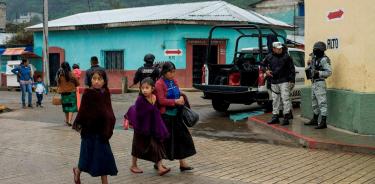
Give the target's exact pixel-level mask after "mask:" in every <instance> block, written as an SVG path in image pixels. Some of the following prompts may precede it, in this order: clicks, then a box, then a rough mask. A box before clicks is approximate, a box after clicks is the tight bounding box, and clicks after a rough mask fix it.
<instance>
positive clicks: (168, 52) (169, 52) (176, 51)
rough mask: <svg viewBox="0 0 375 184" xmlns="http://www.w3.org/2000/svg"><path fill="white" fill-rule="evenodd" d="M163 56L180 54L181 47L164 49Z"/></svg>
mask: <svg viewBox="0 0 375 184" xmlns="http://www.w3.org/2000/svg"><path fill="white" fill-rule="evenodd" d="M164 55H165V56H182V50H181V49H165V50H164Z"/></svg>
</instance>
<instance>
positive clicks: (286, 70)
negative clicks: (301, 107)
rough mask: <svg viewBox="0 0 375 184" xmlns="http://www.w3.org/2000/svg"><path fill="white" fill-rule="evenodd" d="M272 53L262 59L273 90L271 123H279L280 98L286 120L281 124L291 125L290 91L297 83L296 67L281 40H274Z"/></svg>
mask: <svg viewBox="0 0 375 184" xmlns="http://www.w3.org/2000/svg"><path fill="white" fill-rule="evenodd" d="M272 47H273V48H272V53H270V54H268V55H267V56H266V57H265V58H264V60H263V61H262V67H263V69H264V70H265V71H266V75H267V77H270V78H271V79H270V81H271V91H272V119H271V120H270V121H269V122H268V123H269V124H277V123H280V121H279V110H280V105H281V103H280V98H281V100H282V101H283V103H282V104H283V113H284V120H283V122H282V123H281V125H289V120H290V119H292V118H291V113H290V112H291V109H292V102H291V98H290V91H291V89H293V87H294V84H295V75H296V73H295V68H294V64H293V60H292V58H291V57H290V56H289V55H288V54H287V53H285V52H283V45H282V43H280V42H273V44H272Z"/></svg>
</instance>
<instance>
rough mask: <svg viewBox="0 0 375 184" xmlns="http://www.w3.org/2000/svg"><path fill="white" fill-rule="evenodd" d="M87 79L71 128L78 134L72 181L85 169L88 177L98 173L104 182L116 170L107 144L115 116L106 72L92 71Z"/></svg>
mask: <svg viewBox="0 0 375 184" xmlns="http://www.w3.org/2000/svg"><path fill="white" fill-rule="evenodd" d="M90 78H91V84H92V86H91V87H90V88H87V89H85V91H84V93H83V96H82V104H81V108H80V109H79V112H78V115H77V117H76V119H75V121H74V124H73V129H75V130H77V131H78V132H80V134H81V148H80V155H79V161H78V167H74V168H73V173H74V182H75V183H76V184H80V183H81V181H80V175H81V172H87V173H89V174H90V175H91V176H92V177H98V176H100V177H101V181H102V184H107V183H108V177H107V176H108V175H111V176H115V175H117V172H118V171H117V166H116V162H115V158H114V156H113V153H112V150H111V145H110V144H109V139H110V138H111V137H112V134H113V129H114V126H115V123H116V118H115V115H114V113H113V109H112V103H111V96H110V93H109V89H108V79H107V75H106V73H105V72H104V71H102V70H95V71H93V72H92V76H91V77H90Z"/></svg>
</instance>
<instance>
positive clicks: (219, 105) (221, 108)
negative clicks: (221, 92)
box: [212, 99, 230, 112]
mask: <svg viewBox="0 0 375 184" xmlns="http://www.w3.org/2000/svg"><path fill="white" fill-rule="evenodd" d="M229 105H230V104H229V103H227V102H224V101H223V100H219V99H212V107H213V108H214V109H215V110H216V111H218V112H226V111H227V110H228V108H229Z"/></svg>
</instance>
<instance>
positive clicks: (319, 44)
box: [314, 41, 327, 52]
mask: <svg viewBox="0 0 375 184" xmlns="http://www.w3.org/2000/svg"><path fill="white" fill-rule="evenodd" d="M314 49H319V50H321V51H323V52H324V51H326V50H327V46H326V44H325V43H324V42H321V41H319V42H316V43H315V44H314Z"/></svg>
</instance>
